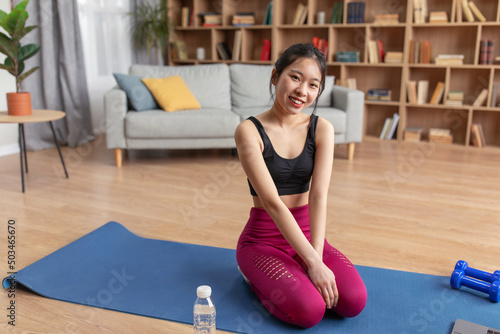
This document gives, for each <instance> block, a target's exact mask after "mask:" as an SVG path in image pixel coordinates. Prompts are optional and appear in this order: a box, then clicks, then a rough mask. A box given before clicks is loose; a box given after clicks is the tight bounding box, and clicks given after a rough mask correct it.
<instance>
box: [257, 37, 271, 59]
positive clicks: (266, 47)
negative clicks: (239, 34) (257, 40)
mask: <svg viewBox="0 0 500 334" xmlns="http://www.w3.org/2000/svg"><path fill="white" fill-rule="evenodd" d="M260 60H264V61H266V60H271V40H270V39H265V40H263V41H262V49H261V52H260Z"/></svg>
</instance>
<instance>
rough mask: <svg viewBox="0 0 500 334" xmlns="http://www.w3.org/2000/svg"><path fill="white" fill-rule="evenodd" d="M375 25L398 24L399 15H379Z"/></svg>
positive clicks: (376, 17)
mask: <svg viewBox="0 0 500 334" xmlns="http://www.w3.org/2000/svg"><path fill="white" fill-rule="evenodd" d="M373 23H375V24H380V25H390V24H398V23H399V14H377V15H375V20H374V21H373Z"/></svg>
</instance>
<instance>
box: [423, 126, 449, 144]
mask: <svg viewBox="0 0 500 334" xmlns="http://www.w3.org/2000/svg"><path fill="white" fill-rule="evenodd" d="M429 141H430V142H432V143H442V144H451V143H452V142H453V135H452V134H451V130H449V129H434V128H433V129H429Z"/></svg>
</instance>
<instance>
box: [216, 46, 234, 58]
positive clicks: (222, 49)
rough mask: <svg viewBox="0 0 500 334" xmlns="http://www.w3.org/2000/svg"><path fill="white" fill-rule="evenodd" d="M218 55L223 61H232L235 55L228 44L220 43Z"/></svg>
mask: <svg viewBox="0 0 500 334" xmlns="http://www.w3.org/2000/svg"><path fill="white" fill-rule="evenodd" d="M216 49H217V54H218V55H219V58H220V59H221V60H230V59H232V57H233V55H232V53H231V50H230V49H229V46H228V45H227V43H226V42H219V43H217V46H216Z"/></svg>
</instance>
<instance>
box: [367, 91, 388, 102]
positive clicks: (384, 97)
mask: <svg viewBox="0 0 500 334" xmlns="http://www.w3.org/2000/svg"><path fill="white" fill-rule="evenodd" d="M366 99H367V100H369V101H386V102H389V101H391V100H392V91H391V90H390V89H383V88H372V89H369V90H368V92H367V93H366Z"/></svg>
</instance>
